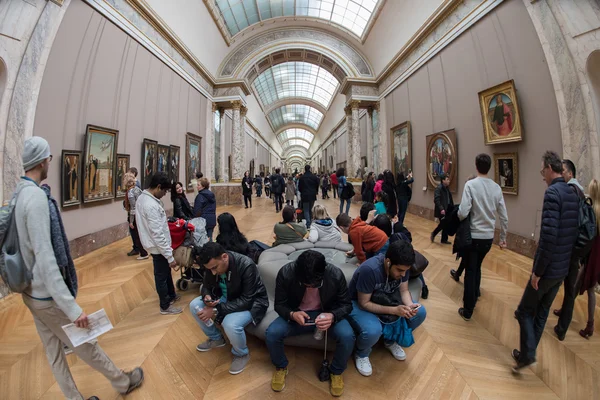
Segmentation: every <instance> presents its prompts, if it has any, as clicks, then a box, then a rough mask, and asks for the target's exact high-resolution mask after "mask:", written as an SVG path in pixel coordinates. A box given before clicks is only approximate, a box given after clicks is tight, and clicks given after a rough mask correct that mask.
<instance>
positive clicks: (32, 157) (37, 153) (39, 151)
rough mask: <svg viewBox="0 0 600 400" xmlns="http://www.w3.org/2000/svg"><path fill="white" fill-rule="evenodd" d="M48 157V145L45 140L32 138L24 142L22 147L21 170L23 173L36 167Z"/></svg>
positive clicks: (36, 137) (37, 137)
mask: <svg viewBox="0 0 600 400" xmlns="http://www.w3.org/2000/svg"><path fill="white" fill-rule="evenodd" d="M48 157H50V145H49V144H48V141H46V139H44V138H42V137H39V136H33V137H30V138H29V139H27V140H26V141H25V146H24V147H23V169H24V170H25V172H27V171H29V170H31V169H33V168H35V167H37V166H38V165H39V164H41V163H42V162H43V161H44V160H45V159H46V158H48Z"/></svg>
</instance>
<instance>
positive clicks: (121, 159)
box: [115, 154, 130, 198]
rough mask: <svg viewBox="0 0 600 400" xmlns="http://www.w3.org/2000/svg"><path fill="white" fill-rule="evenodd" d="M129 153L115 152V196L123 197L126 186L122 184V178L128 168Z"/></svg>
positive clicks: (125, 193) (125, 192)
mask: <svg viewBox="0 0 600 400" xmlns="http://www.w3.org/2000/svg"><path fill="white" fill-rule="evenodd" d="M129 160H130V156H129V154H117V179H115V186H116V188H115V197H116V198H120V197H125V196H126V195H127V188H126V187H125V186H124V185H123V178H124V177H125V173H126V172H127V170H128V169H129Z"/></svg>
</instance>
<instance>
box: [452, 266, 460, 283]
mask: <svg viewBox="0 0 600 400" xmlns="http://www.w3.org/2000/svg"><path fill="white" fill-rule="evenodd" d="M450 276H451V277H452V279H454V280H455V281H456V282H460V275H459V274H457V273H456V270H455V269H451V270H450Z"/></svg>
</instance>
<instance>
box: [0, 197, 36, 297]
mask: <svg viewBox="0 0 600 400" xmlns="http://www.w3.org/2000/svg"><path fill="white" fill-rule="evenodd" d="M20 192H21V189H19V190H17V191H16V192H15V194H13V197H12V199H11V200H10V202H9V203H8V205H6V206H3V207H1V208H0V243H1V244H2V247H1V251H0V275H1V276H2V280H3V281H4V283H6V285H7V286H8V287H9V289H10V290H11V291H12V292H14V293H23V291H25V289H27V288H28V287H29V286H31V281H32V279H33V273H32V271H30V270H29V269H28V268H27V266H26V265H25V261H24V260H23V256H22V255H21V248H20V247H19V234H18V232H17V223H16V221H15V214H16V212H15V205H16V204H17V199H18V197H19V193H20Z"/></svg>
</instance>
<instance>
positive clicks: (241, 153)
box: [231, 100, 247, 182]
mask: <svg viewBox="0 0 600 400" xmlns="http://www.w3.org/2000/svg"><path fill="white" fill-rule="evenodd" d="M231 104H232V106H233V116H232V120H233V140H232V150H231V156H232V162H231V164H232V168H233V171H232V174H231V180H232V181H234V182H238V181H239V182H241V181H242V177H243V175H244V164H245V163H244V158H245V154H246V152H245V149H244V135H245V131H244V130H245V129H246V111H247V110H246V108H245V107H243V106H242V102H241V101H237V100H236V101H232V102H231Z"/></svg>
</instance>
